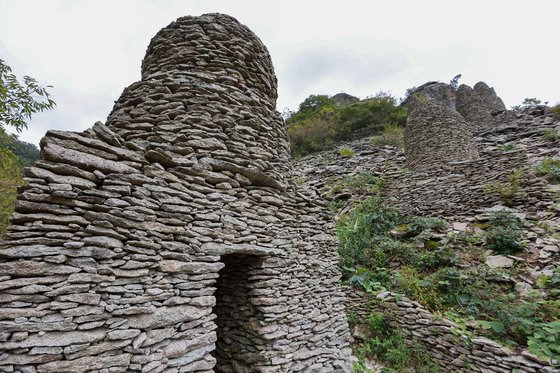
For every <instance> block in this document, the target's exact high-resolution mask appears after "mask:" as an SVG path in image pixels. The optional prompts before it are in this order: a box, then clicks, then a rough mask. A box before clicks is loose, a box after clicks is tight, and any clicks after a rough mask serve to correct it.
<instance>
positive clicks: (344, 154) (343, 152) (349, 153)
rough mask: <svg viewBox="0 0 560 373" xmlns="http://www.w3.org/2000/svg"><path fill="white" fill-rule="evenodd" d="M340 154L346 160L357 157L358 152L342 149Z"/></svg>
mask: <svg viewBox="0 0 560 373" xmlns="http://www.w3.org/2000/svg"><path fill="white" fill-rule="evenodd" d="M338 154H339V155H340V156H341V157H344V158H352V157H354V156H355V155H356V152H355V151H354V150H353V149H350V148H342V149H340V150H339V152H338Z"/></svg>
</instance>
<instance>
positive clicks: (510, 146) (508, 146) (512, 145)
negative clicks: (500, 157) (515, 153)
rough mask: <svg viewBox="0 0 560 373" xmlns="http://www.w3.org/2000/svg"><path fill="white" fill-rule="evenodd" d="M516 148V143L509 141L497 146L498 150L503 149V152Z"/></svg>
mask: <svg viewBox="0 0 560 373" xmlns="http://www.w3.org/2000/svg"><path fill="white" fill-rule="evenodd" d="M515 149H517V144H516V143H514V142H510V143H507V144H504V145H500V146H498V150H500V151H503V152H510V151H512V150H515Z"/></svg>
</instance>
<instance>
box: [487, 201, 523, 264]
mask: <svg viewBox="0 0 560 373" xmlns="http://www.w3.org/2000/svg"><path fill="white" fill-rule="evenodd" d="M490 224H491V226H492V228H491V229H490V230H489V231H488V232H487V234H486V245H487V246H488V248H489V249H491V250H494V251H495V252H497V253H499V254H513V253H515V252H517V251H521V250H522V249H523V245H522V243H521V240H522V238H523V231H522V230H521V228H522V225H521V220H519V218H517V217H516V216H515V215H513V214H511V213H509V212H506V211H499V212H496V213H494V214H493V215H492V217H491V218H490Z"/></svg>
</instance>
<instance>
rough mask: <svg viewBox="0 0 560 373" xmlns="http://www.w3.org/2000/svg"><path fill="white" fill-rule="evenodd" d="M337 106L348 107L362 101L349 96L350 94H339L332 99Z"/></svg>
mask: <svg viewBox="0 0 560 373" xmlns="http://www.w3.org/2000/svg"><path fill="white" fill-rule="evenodd" d="M331 98H332V99H333V100H334V102H335V103H336V104H337V105H347V104H351V103H352V102H358V101H360V99H359V98H358V97H355V96H352V95H349V94H348V93H344V92H341V93H337V94H336V95H334V96H332V97H331Z"/></svg>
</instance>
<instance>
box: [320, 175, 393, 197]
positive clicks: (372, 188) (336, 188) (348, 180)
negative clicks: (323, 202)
mask: <svg viewBox="0 0 560 373" xmlns="http://www.w3.org/2000/svg"><path fill="white" fill-rule="evenodd" d="M326 184H327V185H326V187H325V190H324V191H325V192H326V195H327V196H329V197H333V196H334V195H335V194H336V193H338V192H340V191H342V190H345V189H348V190H351V191H352V192H353V193H366V192H367V193H369V194H372V195H374V194H376V193H377V192H378V191H379V190H380V189H381V188H382V187H383V186H384V184H385V180H384V179H383V178H380V177H377V176H375V175H374V174H373V173H371V172H369V171H364V172H360V173H359V174H356V175H351V176H346V177H344V178H342V179H338V180H336V179H334V181H333V179H327V182H326Z"/></svg>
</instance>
